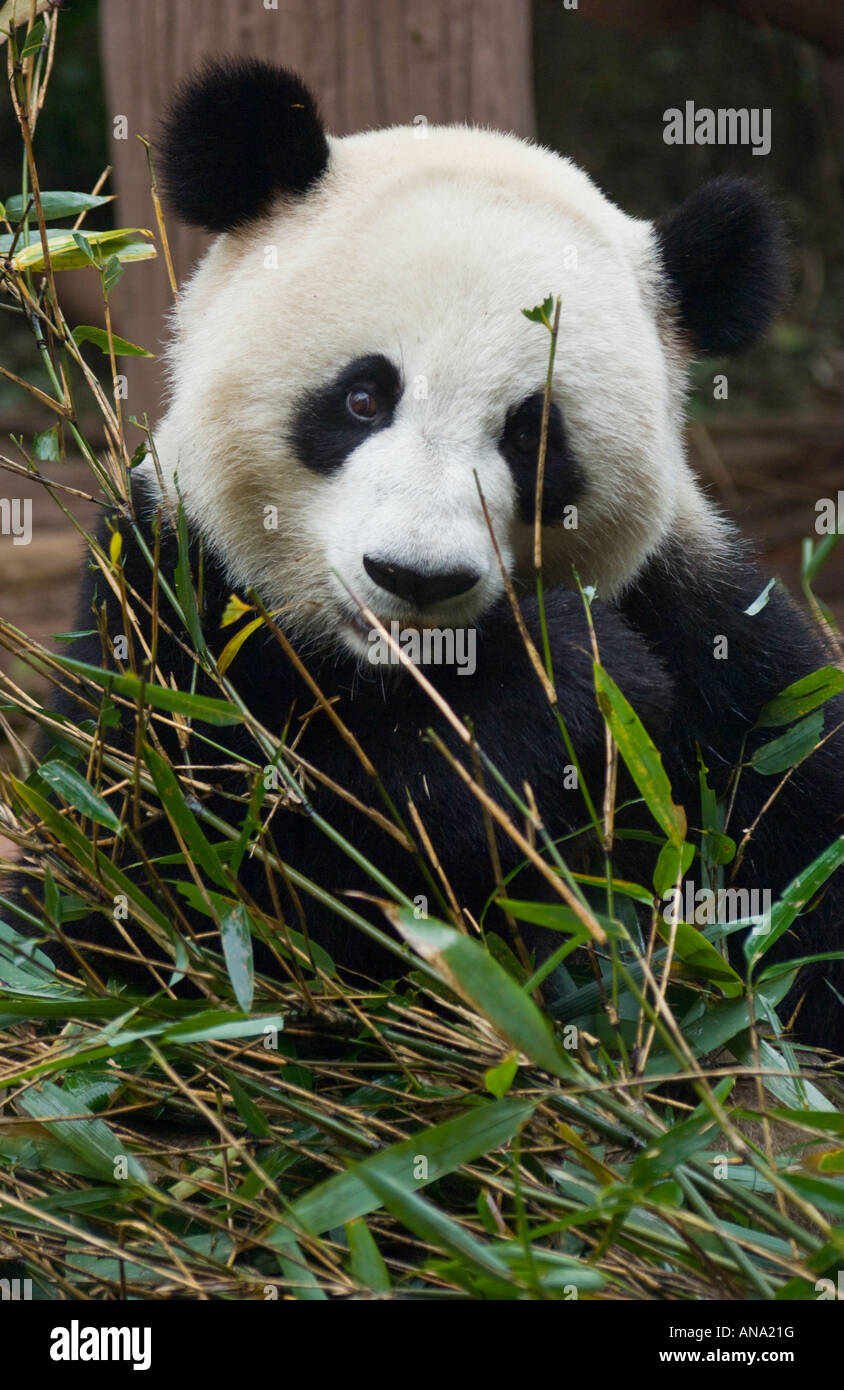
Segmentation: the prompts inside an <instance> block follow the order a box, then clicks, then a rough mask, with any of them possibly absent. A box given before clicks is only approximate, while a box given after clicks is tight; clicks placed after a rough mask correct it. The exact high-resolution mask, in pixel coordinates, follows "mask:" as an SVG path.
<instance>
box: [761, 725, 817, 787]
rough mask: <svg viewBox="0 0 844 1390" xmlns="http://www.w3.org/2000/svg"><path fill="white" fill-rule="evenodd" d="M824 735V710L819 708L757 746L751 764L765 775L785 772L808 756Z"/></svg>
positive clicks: (769, 775)
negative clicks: (767, 741) (760, 745)
mask: <svg viewBox="0 0 844 1390" xmlns="http://www.w3.org/2000/svg"><path fill="white" fill-rule="evenodd" d="M822 737H823V710H820V709H819V710H815V712H814V714H810V715H808V716H807V717H806V718H805V719H801V720H799V721H798V723H797V724H792V726H791V728H790V729H788V730H787V731H786V733H784V734H780V736H779V738H774V739H771V740H770V742H769V743H765V744H763V745H762V747H761V748H757V749H756V750H755V752H754V753H753V756H752V757H751V759H750V765H751V767H753V768H755V769H756V771H757V772H761V773H762V775H763V776H764V777H772V776H774V775H775V774H776V773H779V772H785V771H786V770H787V769H788V768H790V767H793V766H794V764H795V763H799V762H800V760H801V758H805V757H808V755H809V754H810V753H811V751H812V749H813V748H815V747H816V746H817V743H818V740H819V739H820V738H822Z"/></svg>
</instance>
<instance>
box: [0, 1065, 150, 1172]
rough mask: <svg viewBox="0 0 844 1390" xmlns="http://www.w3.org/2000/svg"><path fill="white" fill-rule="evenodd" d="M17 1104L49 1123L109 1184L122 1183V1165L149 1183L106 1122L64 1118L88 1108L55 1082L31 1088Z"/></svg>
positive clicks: (51, 1128)
mask: <svg viewBox="0 0 844 1390" xmlns="http://www.w3.org/2000/svg"><path fill="white" fill-rule="evenodd" d="M17 1104H18V1105H19V1106H20V1108H21V1110H23V1111H24V1112H25V1114H27V1115H29V1116H30V1117H31V1118H32V1119H34V1120H49V1121H50V1122H51V1123H50V1125H49V1130H50V1133H51V1134H52V1135H53V1136H54V1137H55V1138H56V1139H58V1140H60V1142H61V1143H62V1144H64V1146H65V1148H67V1149H69V1150H70V1152H71V1153H72V1154H75V1156H76V1157H77V1158H78V1159H81V1161H82V1162H83V1163H84V1164H86V1165H87V1167H88V1168H89V1169H90V1170H91V1172H93V1173H96V1175H97V1176H98V1177H99V1178H101V1179H105V1180H106V1181H107V1182H120V1181H121V1178H120V1176H119V1173H120V1167H119V1163H120V1161H121V1160H122V1161H123V1162H124V1163H125V1168H126V1173H127V1175H128V1176H129V1177H131V1178H133V1179H134V1181H135V1182H140V1183H146V1182H147V1175H146V1173H145V1172H144V1168H143V1165H142V1164H141V1163H140V1161H139V1160H138V1159H137V1158H134V1157H133V1156H132V1155H131V1154H127V1152H126V1150H125V1148H124V1146H123V1144H121V1142H120V1141H119V1140H118V1138H117V1136H116V1135H115V1134H114V1133H112V1131H111V1129H110V1128H109V1126H108V1125H107V1124H106V1122H105V1120H101V1119H97V1118H96V1117H95V1116H94V1115H91V1116H90V1118H87V1119H79V1118H74V1119H70V1118H64V1117H65V1116H76V1117H78V1116H79V1115H80V1113H81V1114H84V1113H85V1112H86V1110H87V1107H86V1106H85V1105H83V1104H82V1102H81V1100H80V1099H79V1098H78V1097H77V1096H76V1095H73V1094H72V1093H71V1094H65V1092H64V1090H63V1089H62V1088H61V1087H60V1086H56V1085H54V1084H53V1083H52V1082H51V1081H45V1082H42V1084H41V1085H40V1086H38V1087H30V1089H29V1090H27V1091H23V1092H22V1093H21V1095H19V1096H18V1099H17Z"/></svg>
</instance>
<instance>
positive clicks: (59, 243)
mask: <svg viewBox="0 0 844 1390" xmlns="http://www.w3.org/2000/svg"><path fill="white" fill-rule="evenodd" d="M145 237H148V238H149V240H148V241H145V240H144V238H145ZM47 246H48V249H49V252H50V262H51V264H52V266H53V269H54V270H79V269H81V268H84V267H85V266H89V265H91V263H92V258H93V260H94V261H95V262H96V264H97V265H100V264H104V263H105V261H106V260H107V259H108V257H109V256H116V257H117V259H118V260H119V261H121V262H124V261H145V260H148V259H149V258H150V257H151V256H155V254H156V250H155V246H154V245H153V243H152V232H150V231H147V230H146V229H145V228H144V227H121V228H117V229H115V230H114V231H109V232H87V233H82V232H59V231H56V230H55V229H53V231H48V233H47ZM6 249H8V248H6ZM12 269H13V270H20V271H26V270H29V271H37V270H43V269H44V251H43V248H42V245H41V238H40V237H39V238H38V239H37V240H36V241H33V242H32V243H31V244H30V245H29V246H24V247H21V248H20V249H19V250H17V251H16V252H15V253H14V255H13V256H12Z"/></svg>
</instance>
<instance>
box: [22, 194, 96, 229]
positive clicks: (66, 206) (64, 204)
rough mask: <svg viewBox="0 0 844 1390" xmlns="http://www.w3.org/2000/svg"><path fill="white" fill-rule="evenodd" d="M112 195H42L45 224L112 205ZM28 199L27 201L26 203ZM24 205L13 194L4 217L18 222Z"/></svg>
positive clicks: (33, 215) (33, 213)
mask: <svg viewBox="0 0 844 1390" xmlns="http://www.w3.org/2000/svg"><path fill="white" fill-rule="evenodd" d="M114 199H115V194H114V193H52V192H50V193H42V194H41V208H42V211H43V213H44V221H45V222H54V221H56V219H57V218H59V217H78V216H79V214H80V212H90V211H91V210H92V209H93V208H101V207H103V206H104V205H105V204H106V203H113V202H114ZM28 202H29V199H27V203H28ZM24 210H25V204H24V201H23V199H22V198H21V196H20V194H19V193H14V194H13V195H12V197H11V198H7V200H6V217H7V218H8V220H9V221H10V222H12V223H15V222H19V221H20V219H21V218H22V217H23V214H24ZM30 215H31V216H32V217H33V219H34V217H35V212H34V209H33V208H31V209H30Z"/></svg>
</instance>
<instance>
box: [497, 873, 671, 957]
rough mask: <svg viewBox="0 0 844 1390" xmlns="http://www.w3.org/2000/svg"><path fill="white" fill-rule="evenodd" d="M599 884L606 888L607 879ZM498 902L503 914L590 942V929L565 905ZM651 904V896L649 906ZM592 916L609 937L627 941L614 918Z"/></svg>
mask: <svg viewBox="0 0 844 1390" xmlns="http://www.w3.org/2000/svg"><path fill="white" fill-rule="evenodd" d="M597 882H598V883H600V884H601V886H603V887H604V888H605V887H606V882H607V881H606V879H604V878H602V879H598V880H597ZM496 902H497V903H498V906H499V907H500V908H501V910H502V912H509V913H510V914H511V916H513V917H516V918H518V920H519V921H520V922H531V923H533V925H534V926H537V927H548V928H549V930H551V931H563V932H571V933H572V934H573V935H574V936H577V937H578V938H580V939H581V940H582V941H588V940H589V930H588V928H587V927H585V926H584V924H583V922H581V920H580V918H579V917H578V915H577V913H576V912H575V911H574V909H573V908H571V907H566V905H565V903H531V902H520V901H519V900H518V899H515V898H497V899H496ZM650 903H651V897H650V896H649V897H648V904H649V905H650ZM592 916H593V917H594V918H595V921H596V922H598V923H600V925H601V926H602V927H603V928H604V931H605V932H606V933H607V936H609V937H612V938H613V939H614V940H617V941H619V940H624V939H625V937H626V935H627V933H626V932H625V930H624V928H623V927H622V926H621V925H620V924H619V923H618V922H616V921H614V919H613V918H612V917H607V916H602V915H601V913H600V912H593V913H592Z"/></svg>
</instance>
